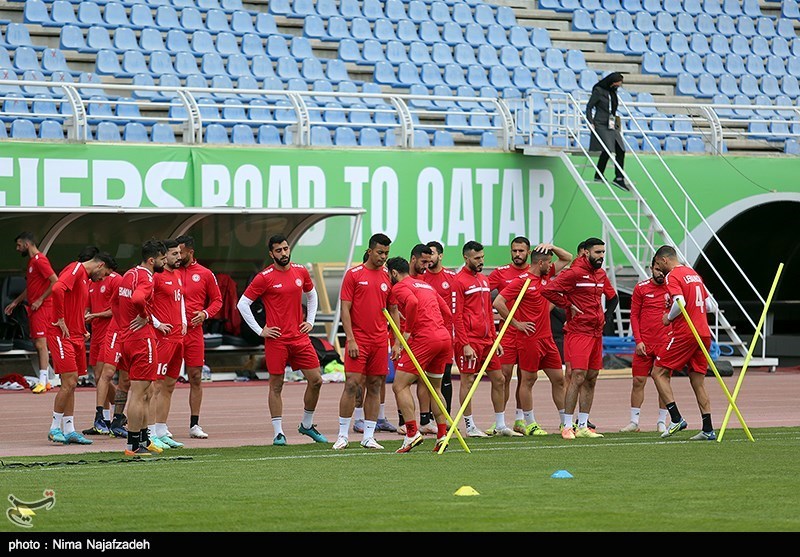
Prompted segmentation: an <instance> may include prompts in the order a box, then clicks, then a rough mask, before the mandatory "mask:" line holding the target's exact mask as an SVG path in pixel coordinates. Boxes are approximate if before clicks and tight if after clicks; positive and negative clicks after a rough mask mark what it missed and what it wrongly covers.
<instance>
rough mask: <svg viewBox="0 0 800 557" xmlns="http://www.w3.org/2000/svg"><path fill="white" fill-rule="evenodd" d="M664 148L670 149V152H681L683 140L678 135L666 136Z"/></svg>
mask: <svg viewBox="0 0 800 557" xmlns="http://www.w3.org/2000/svg"><path fill="white" fill-rule="evenodd" d="M664 150H665V151H672V152H682V151H683V141H681V139H680V138H679V137H675V136H672V135H671V136H667V137H666V138H665V139H664Z"/></svg>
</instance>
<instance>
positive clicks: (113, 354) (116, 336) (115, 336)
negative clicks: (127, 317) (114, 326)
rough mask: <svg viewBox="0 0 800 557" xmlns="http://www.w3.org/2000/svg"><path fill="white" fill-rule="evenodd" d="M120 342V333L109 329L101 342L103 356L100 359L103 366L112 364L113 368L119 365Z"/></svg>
mask: <svg viewBox="0 0 800 557" xmlns="http://www.w3.org/2000/svg"><path fill="white" fill-rule="evenodd" d="M120 342H121V339H120V332H119V331H112V330H111V328H109V329H108V330H107V331H106V338H105V341H104V342H103V356H102V358H100V359H101V361H102V362H103V363H104V364H114V366H115V367H116V366H118V365H119V358H120V356H121V355H122V354H121V353H120V351H119V343H120Z"/></svg>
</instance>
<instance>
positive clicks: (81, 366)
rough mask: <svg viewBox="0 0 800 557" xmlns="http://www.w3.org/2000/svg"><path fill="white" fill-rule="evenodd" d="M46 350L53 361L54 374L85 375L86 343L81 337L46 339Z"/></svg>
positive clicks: (54, 336)
mask: <svg viewBox="0 0 800 557" xmlns="http://www.w3.org/2000/svg"><path fill="white" fill-rule="evenodd" d="M47 349H48V350H49V351H50V358H51V359H52V360H53V371H54V372H55V373H76V372H77V374H78V377H80V376H82V375H86V373H87V370H86V343H85V342H84V340H83V336H77V337H75V338H73V337H70V338H64V337H62V336H60V335H50V336H48V337H47Z"/></svg>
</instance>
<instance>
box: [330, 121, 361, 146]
mask: <svg viewBox="0 0 800 557" xmlns="http://www.w3.org/2000/svg"><path fill="white" fill-rule="evenodd" d="M333 144H334V145H337V146H343V147H355V146H357V145H358V140H357V139H356V132H355V130H354V129H353V128H349V127H344V126H338V127H337V128H336V129H334V130H333Z"/></svg>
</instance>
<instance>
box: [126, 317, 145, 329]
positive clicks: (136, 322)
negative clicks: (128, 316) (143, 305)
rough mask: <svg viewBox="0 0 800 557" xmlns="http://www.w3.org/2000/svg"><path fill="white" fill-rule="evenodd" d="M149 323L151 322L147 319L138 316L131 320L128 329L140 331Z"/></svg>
mask: <svg viewBox="0 0 800 557" xmlns="http://www.w3.org/2000/svg"><path fill="white" fill-rule="evenodd" d="M148 322H149V320H148V319H147V317H142V316H141V315H137V316H136V317H134V318H133V319H132V320H131V324H130V326H129V327H128V329H130V330H131V331H138V330H139V329H141V328H142V327H144V326H145V325H147V323H148Z"/></svg>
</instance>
